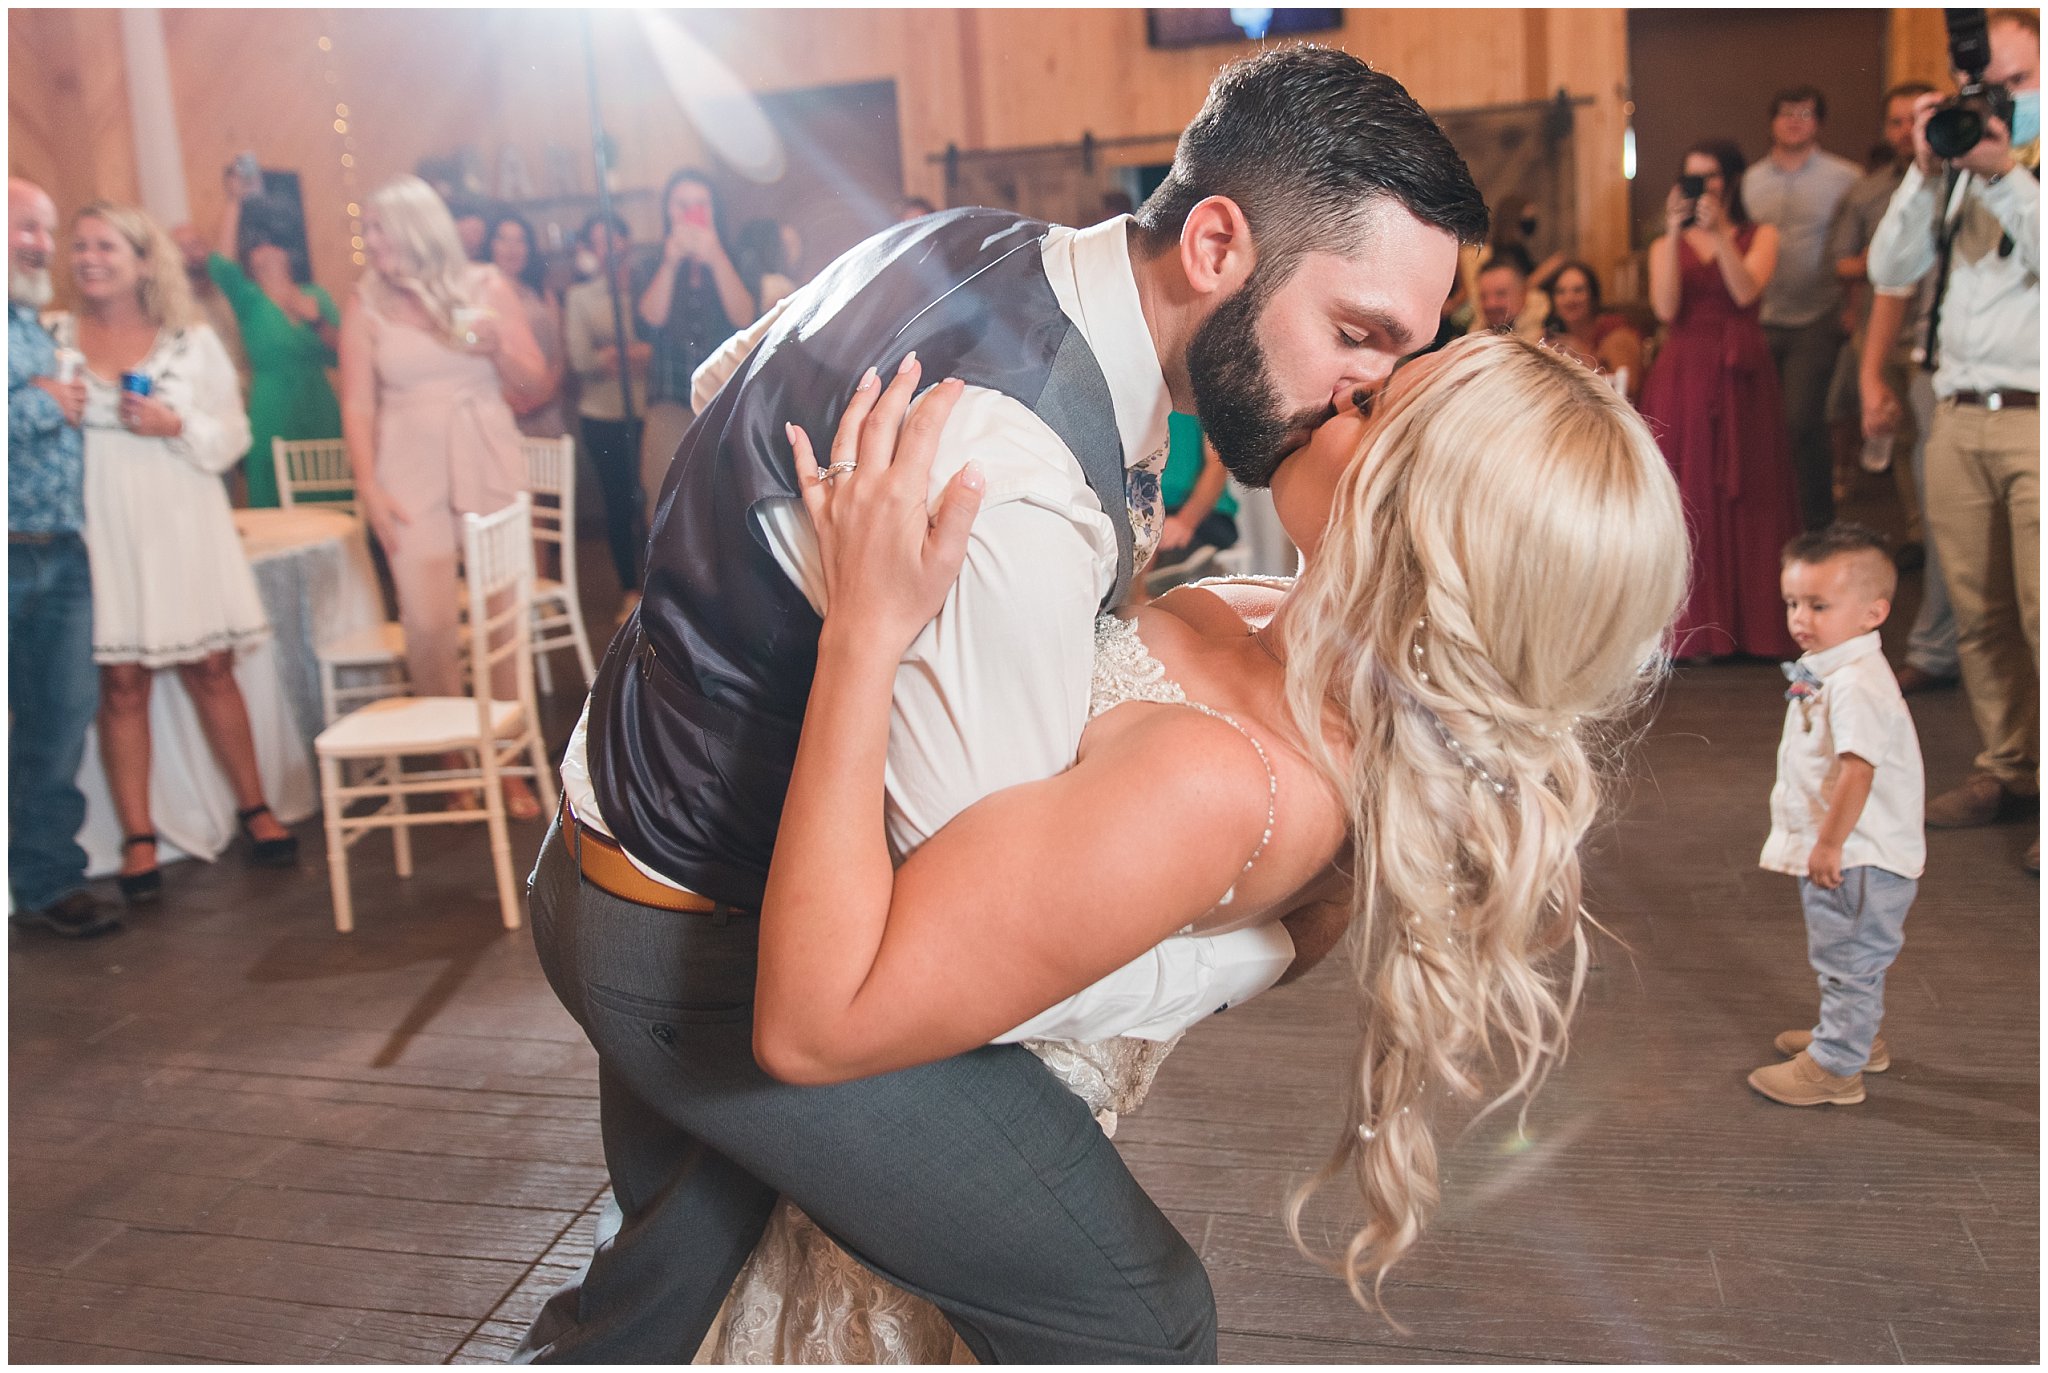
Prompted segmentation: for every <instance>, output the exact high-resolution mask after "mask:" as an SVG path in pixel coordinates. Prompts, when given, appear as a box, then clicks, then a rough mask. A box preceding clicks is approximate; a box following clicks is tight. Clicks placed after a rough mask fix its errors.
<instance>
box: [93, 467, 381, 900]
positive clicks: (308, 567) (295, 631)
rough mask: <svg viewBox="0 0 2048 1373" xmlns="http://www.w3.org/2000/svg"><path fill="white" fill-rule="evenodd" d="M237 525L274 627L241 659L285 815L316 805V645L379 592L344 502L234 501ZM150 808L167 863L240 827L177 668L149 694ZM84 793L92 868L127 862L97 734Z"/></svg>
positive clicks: (369, 621) (267, 778)
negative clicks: (324, 505) (338, 506)
mask: <svg viewBox="0 0 2048 1373" xmlns="http://www.w3.org/2000/svg"><path fill="white" fill-rule="evenodd" d="M235 529H236V531H237V532H238V533H240V535H241V536H242V549H243V551H244V552H245V553H246V554H247V555H248V558H249V566H250V568H251V570H252V571H254V572H255V574H256V587H257V590H258V592H259V593H261V595H262V597H263V609H264V613H265V614H266V615H268V616H269V618H270V626H271V631H272V632H271V636H270V637H269V638H267V639H265V640H263V641H262V642H261V643H259V644H257V645H256V646H255V647H254V648H252V649H249V650H248V651H246V652H244V653H243V654H242V655H241V656H240V657H239V658H237V659H236V662H235V681H236V682H237V683H238V684H239V685H240V686H241V688H242V699H243V700H245V701H246V702H248V706H249V728H250V732H251V733H252V734H253V735H254V736H255V740H256V765H257V770H258V772H259V773H260V774H261V775H262V778H263V794H264V798H265V799H266V800H267V801H268V802H269V803H270V808H271V811H272V812H273V813H274V814H275V815H276V816H277V818H278V819H279V820H281V821H283V822H284V823H286V824H288V825H289V824H295V823H297V822H298V821H301V820H304V819H306V818H307V817H309V816H311V815H314V814H316V813H317V812H318V811H319V809H320V788H319V783H318V781H317V780H316V773H315V771H314V766H313V738H314V736H315V735H317V734H319V732H320V728H321V720H320V668H319V660H318V659H317V657H316V656H315V649H316V648H317V647H318V645H319V644H321V643H324V642H327V641H329V640H332V639H336V638H339V637H340V636H342V635H344V634H348V633H352V632H353V631H355V630H358V629H363V628H366V627H368V626H370V625H373V624H376V623H377V622H379V621H380V620H382V619H383V618H384V607H383V597H382V594H381V593H380V592H379V591H378V588H377V574H376V569H375V568H374V566H373V565H372V564H371V562H370V550H369V544H368V542H367V541H366V539H365V538H364V534H363V529H362V525H361V523H360V522H359V521H357V520H356V519H355V518H354V517H353V516H350V515H345V514H343V513H341V512H340V511H336V510H321V509H319V508H317V507H308V506H303V505H302V506H296V507H293V508H292V509H289V510H237V511H236V512H235ZM149 742H150V777H149V798H150V817H151V821H152V823H153V824H154V825H155V826H156V831H157V833H158V835H160V836H161V837H162V844H161V846H160V848H159V850H158V853H159V858H160V860H161V861H166V862H167V861H170V860H172V859H175V858H179V857H184V856H191V857H196V858H205V859H209V860H211V859H213V858H215V857H218V856H219V854H220V853H221V851H222V850H224V849H225V848H227V846H228V845H229V844H230V843H231V842H232V841H233V840H234V839H235V837H236V836H237V835H238V834H239V833H240V827H239V826H238V825H237V824H236V821H235V811H236V810H237V809H238V807H237V806H236V804H235V795H234V792H233V791H232V790H231V789H230V788H229V786H228V779H227V775H226V774H225V773H224V772H223V771H222V770H221V767H220V763H219V762H218V760H216V759H215V757H214V754H213V749H212V747H211V746H210V745H208V743H207V742H206V735H205V732H204V731H203V730H202V729H201V728H200V724H199V716H198V713H197V712H196V711H195V710H194V709H193V706H192V698H191V697H190V696H189V695H187V694H186V691H185V684H184V682H183V681H182V680H181V679H180V678H179V676H178V673H177V670H176V669H175V668H165V669H163V670H162V671H160V672H158V673H156V674H155V681H154V685H153V688H152V690H151V692H150V700H149ZM78 785H79V788H80V789H81V790H82V791H84V792H85V829H84V831H83V832H82V833H81V834H80V835H79V843H81V844H82V845H84V846H85V854H86V871H87V872H88V873H89V874H90V875H92V876H94V877H104V876H106V875H108V874H110V873H113V872H116V871H118V870H119V869H120V866H121V838H122V835H121V824H120V821H119V820H118V819H117V818H116V817H115V814H114V805H113V799H112V797H111V796H110V795H109V793H108V791H107V778H106V772H105V770H104V768H103V767H102V765H101V762H100V750H99V741H98V738H97V737H96V733H95V736H94V737H89V738H88V739H87V741H86V754H85V765H84V766H83V767H82V768H81V769H80V770H79V774H78Z"/></svg>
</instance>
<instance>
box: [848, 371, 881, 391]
mask: <svg viewBox="0 0 2048 1373" xmlns="http://www.w3.org/2000/svg"><path fill="white" fill-rule="evenodd" d="M876 376H877V373H876V371H875V369H874V368H872V367H870V368H868V370H867V371H865V372H862V373H861V374H860V385H858V386H856V387H854V388H853V389H854V390H856V391H865V390H867V389H868V388H869V387H871V386H873V385H874V384H875V377H876Z"/></svg>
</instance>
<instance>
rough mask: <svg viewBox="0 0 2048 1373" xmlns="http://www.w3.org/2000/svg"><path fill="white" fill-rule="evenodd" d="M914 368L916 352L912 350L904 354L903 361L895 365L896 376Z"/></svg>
mask: <svg viewBox="0 0 2048 1373" xmlns="http://www.w3.org/2000/svg"><path fill="white" fill-rule="evenodd" d="M915 366H917V350H916V349H915V348H913V349H911V350H910V351H909V352H907V353H905V354H904V355H903V361H902V362H900V363H898V364H897V366H896V375H897V376H899V377H900V376H902V375H903V374H904V373H905V372H908V371H909V370H910V369H911V368H913V367H915Z"/></svg>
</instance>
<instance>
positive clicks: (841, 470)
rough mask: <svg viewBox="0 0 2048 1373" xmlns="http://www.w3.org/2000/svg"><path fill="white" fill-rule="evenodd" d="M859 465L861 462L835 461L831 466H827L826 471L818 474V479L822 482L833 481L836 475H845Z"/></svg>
mask: <svg viewBox="0 0 2048 1373" xmlns="http://www.w3.org/2000/svg"><path fill="white" fill-rule="evenodd" d="M859 465H860V464H859V463H852V462H835V463H833V464H832V465H831V466H830V467H828V468H826V469H825V470H824V471H822V472H820V473H819V474H818V480H819V481H821V482H828V481H831V480H832V479H833V478H834V477H843V476H845V475H846V474H847V473H848V472H851V471H852V470H853V469H854V468H856V467H858V466H859Z"/></svg>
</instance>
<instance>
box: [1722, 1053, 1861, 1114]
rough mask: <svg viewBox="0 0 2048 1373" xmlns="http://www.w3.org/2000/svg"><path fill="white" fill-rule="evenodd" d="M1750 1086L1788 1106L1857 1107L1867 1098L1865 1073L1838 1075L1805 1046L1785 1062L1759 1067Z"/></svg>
mask: <svg viewBox="0 0 2048 1373" xmlns="http://www.w3.org/2000/svg"><path fill="white" fill-rule="evenodd" d="M1749 1085H1750V1086H1752V1087H1754V1088H1756V1089H1757V1090H1758V1091H1759V1092H1762V1093H1763V1094H1764V1095H1765V1096H1767V1097H1769V1098H1770V1099H1771V1100H1773V1101H1777V1102H1782V1103H1784V1104H1785V1105H1787V1106H1854V1105H1855V1104H1856V1103H1857V1102H1859V1101H1861V1100H1863V1074H1861V1073H1851V1074H1850V1075H1849V1076H1847V1077H1836V1076H1835V1075H1834V1074H1833V1073H1831V1072H1829V1071H1828V1070H1827V1069H1825V1068H1823V1067H1821V1066H1820V1065H1819V1064H1818V1063H1815V1062H1814V1061H1813V1059H1812V1057H1811V1056H1810V1055H1808V1054H1807V1052H1806V1051H1805V1050H1804V1049H1802V1050H1800V1051H1799V1053H1798V1054H1797V1055H1796V1056H1794V1057H1792V1058H1788V1059H1786V1060H1785V1061H1784V1062H1783V1063H1773V1064H1772V1065H1771V1066H1770V1067H1768V1068H1759V1069H1757V1070H1756V1071H1755V1072H1753V1073H1751V1074H1750V1075H1749Z"/></svg>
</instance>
